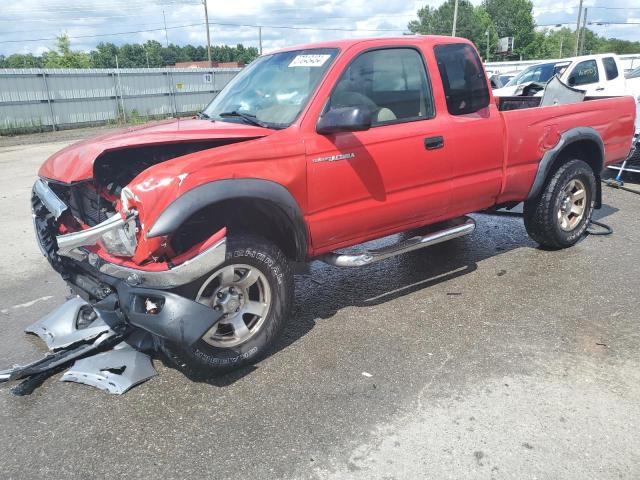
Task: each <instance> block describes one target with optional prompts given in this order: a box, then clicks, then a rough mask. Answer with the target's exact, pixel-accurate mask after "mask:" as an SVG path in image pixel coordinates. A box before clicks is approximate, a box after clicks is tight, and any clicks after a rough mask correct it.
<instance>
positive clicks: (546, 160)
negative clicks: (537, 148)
mask: <svg viewBox="0 0 640 480" xmlns="http://www.w3.org/2000/svg"><path fill="white" fill-rule="evenodd" d="M582 140H589V141H592V142H594V143H595V144H596V145H597V146H598V149H599V151H600V155H599V158H598V159H596V161H597V162H598V163H597V164H596V165H595V166H593V167H594V173H595V174H596V177H598V176H599V175H600V172H602V169H603V168H604V142H603V141H602V137H600V134H599V133H598V132H597V131H596V130H595V129H593V128H591V127H576V128H572V129H571V130H567V131H566V132H563V133H562V134H561V135H560V140H558V143H557V144H556V145H555V146H554V147H553V148H551V149H549V150H547V151H546V152H545V153H544V155H543V156H542V159H541V160H540V163H539V164H538V171H537V172H536V176H535V178H534V180H533V185H531V189H530V190H529V195H527V200H529V199H531V198H533V197H535V196H536V195H538V194H539V193H540V192H541V191H542V188H543V187H544V184H545V182H546V180H547V177H548V175H549V172H551V169H552V168H553V165H554V163H555V161H556V160H557V158H558V156H559V155H560V154H561V153H562V152H563V150H564V149H565V148H567V147H568V146H569V145H571V144H572V143H575V142H579V141H582ZM601 191H602V190H601V186H600V182H597V185H596V205H597V206H599V205H600V203H601V195H602V194H601Z"/></svg>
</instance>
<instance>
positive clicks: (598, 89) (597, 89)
mask: <svg viewBox="0 0 640 480" xmlns="http://www.w3.org/2000/svg"><path fill="white" fill-rule="evenodd" d="M603 90H604V87H600V88H596V92H601V91H603Z"/></svg>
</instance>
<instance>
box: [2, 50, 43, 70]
mask: <svg viewBox="0 0 640 480" xmlns="http://www.w3.org/2000/svg"><path fill="white" fill-rule="evenodd" d="M40 67H42V58H40V57H35V56H33V55H32V54H31V53H27V54H26V55H23V54H21V53H14V54H13V55H9V56H8V57H7V58H6V59H5V67H4V68H40Z"/></svg>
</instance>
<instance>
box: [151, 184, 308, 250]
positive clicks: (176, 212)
mask: <svg viewBox="0 0 640 480" xmlns="http://www.w3.org/2000/svg"><path fill="white" fill-rule="evenodd" d="M233 199H257V200H264V201H266V202H270V203H271V204H274V205H276V206H277V207H278V208H279V209H280V210H282V213H284V214H285V215H286V217H287V218H288V220H289V221H290V222H291V226H292V230H293V231H292V234H293V236H294V241H295V249H296V259H300V260H302V259H305V258H306V256H307V226H306V223H305V221H304V216H303V215H302V210H301V209H300V206H299V205H298V202H296V200H295V198H294V197H293V195H291V192H289V190H287V189H286V188H285V187H284V186H282V185H280V184H279V183H276V182H273V181H270V180H261V179H256V178H238V179H227V180H215V181H212V182H207V183H203V184H202V185H199V186H197V187H195V188H192V189H191V190H189V191H187V192H185V193H184V194H182V195H180V196H179V197H178V198H176V199H175V200H174V201H173V202H171V203H170V204H169V206H168V207H167V208H166V209H165V210H164V211H163V212H162V213H161V214H160V216H159V217H158V218H157V220H156V221H155V222H154V224H153V225H152V226H151V228H150V229H149V231H148V232H147V235H146V236H147V238H153V237H160V236H163V235H169V234H170V233H173V232H174V231H175V230H176V229H178V227H180V226H181V225H182V224H183V223H184V222H185V221H186V220H187V219H188V218H189V217H191V216H192V215H193V214H195V213H196V212H198V211H199V210H201V209H203V208H205V207H207V206H210V205H213V204H215V203H218V202H221V201H224V200H233Z"/></svg>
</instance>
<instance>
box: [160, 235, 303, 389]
mask: <svg viewBox="0 0 640 480" xmlns="http://www.w3.org/2000/svg"><path fill="white" fill-rule="evenodd" d="M190 295H191V296H192V298H193V299H194V300H195V301H197V302H199V303H202V304H204V305H207V306H209V307H210V308H213V309H215V310H217V311H219V312H220V313H222V314H223V317H222V319H221V320H220V321H219V322H218V323H216V324H215V325H214V326H213V327H212V328H211V329H210V330H209V331H208V332H206V333H205V335H204V336H203V337H202V338H201V339H200V340H199V341H198V342H196V343H195V344H194V345H193V346H191V347H189V346H186V345H178V344H174V343H171V342H168V341H166V340H163V339H158V345H159V348H160V350H161V351H162V352H163V353H164V354H165V355H166V356H167V358H168V359H169V360H170V362H171V363H173V364H174V365H175V366H176V367H178V368H179V369H180V370H182V371H183V372H185V373H186V374H187V375H189V376H191V377H195V378H201V377H213V376H216V375H220V374H223V373H226V372H228V371H230V370H233V369H235V368H238V367H241V366H243V365H247V364H251V363H254V362H256V361H257V360H259V359H260V358H261V357H262V356H264V354H265V353H267V351H268V349H269V347H270V346H271V345H272V344H273V342H274V341H275V340H276V339H277V337H278V336H279V334H280V333H281V332H282V330H283V328H284V326H285V323H286V321H287V320H288V317H289V314H290V310H291V303H292V301H293V274H292V272H291V268H290V265H289V262H288V260H287V258H286V257H285V256H284V254H283V253H282V252H281V251H280V249H279V248H278V247H277V246H275V245H274V244H272V243H271V242H269V241H267V240H265V239H263V238H262V237H257V236H253V235H238V236H230V237H229V238H228V239H227V257H226V260H225V262H224V263H223V264H222V265H220V266H219V267H218V268H216V269H215V270H214V271H213V272H210V273H209V274H207V275H205V276H204V277H203V278H201V279H200V280H198V281H197V282H196V283H195V284H194V285H192V290H191V294H190Z"/></svg>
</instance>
